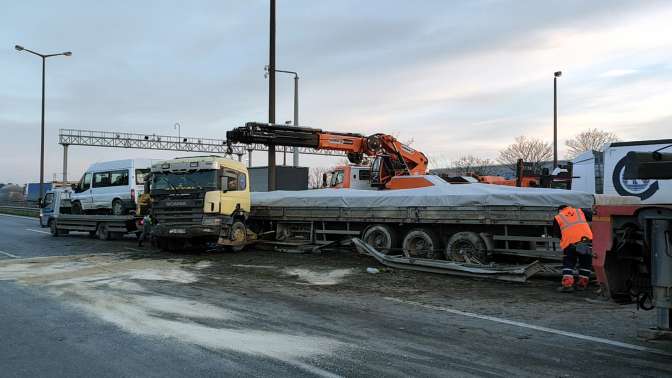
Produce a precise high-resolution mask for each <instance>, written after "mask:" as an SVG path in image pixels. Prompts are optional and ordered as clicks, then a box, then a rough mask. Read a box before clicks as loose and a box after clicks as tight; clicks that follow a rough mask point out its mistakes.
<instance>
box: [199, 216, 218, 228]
mask: <svg viewBox="0 0 672 378" xmlns="http://www.w3.org/2000/svg"><path fill="white" fill-rule="evenodd" d="M201 224H202V225H203V226H219V225H220V224H222V218H220V217H204V218H203V221H202V222H201Z"/></svg>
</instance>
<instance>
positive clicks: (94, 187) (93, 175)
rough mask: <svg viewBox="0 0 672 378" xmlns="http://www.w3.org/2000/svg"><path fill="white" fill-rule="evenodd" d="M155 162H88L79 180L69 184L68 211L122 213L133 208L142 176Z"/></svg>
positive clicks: (78, 212)
mask: <svg viewBox="0 0 672 378" xmlns="http://www.w3.org/2000/svg"><path fill="white" fill-rule="evenodd" d="M157 161H159V160H152V159H128V160H115V161H106V162H102V163H94V164H92V165H91V166H90V167H89V169H87V170H86V172H85V173H84V175H83V176H82V178H81V179H80V180H79V183H77V184H75V185H73V188H72V189H73V193H72V195H71V196H70V202H71V204H72V212H73V213H74V214H81V213H92V212H111V213H112V214H114V215H123V214H126V213H128V212H129V211H130V210H132V209H135V199H136V198H137V197H139V196H140V195H141V194H142V191H143V184H144V182H145V175H147V174H148V173H149V172H150V170H151V167H152V163H154V162H157Z"/></svg>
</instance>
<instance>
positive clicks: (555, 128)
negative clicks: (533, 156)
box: [553, 71, 562, 169]
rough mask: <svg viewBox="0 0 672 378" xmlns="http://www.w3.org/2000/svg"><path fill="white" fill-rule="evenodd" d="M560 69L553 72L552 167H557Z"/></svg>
mask: <svg viewBox="0 0 672 378" xmlns="http://www.w3.org/2000/svg"><path fill="white" fill-rule="evenodd" d="M561 75H562V71H557V72H555V73H554V74H553V169H555V168H557V167H558V78H559V77H560V76H561Z"/></svg>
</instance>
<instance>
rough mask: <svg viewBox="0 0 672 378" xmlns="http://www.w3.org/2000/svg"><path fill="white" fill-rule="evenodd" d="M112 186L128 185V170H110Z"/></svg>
mask: <svg viewBox="0 0 672 378" xmlns="http://www.w3.org/2000/svg"><path fill="white" fill-rule="evenodd" d="M110 182H111V184H110V186H127V185H128V170H127V169H125V170H123V171H112V172H110Z"/></svg>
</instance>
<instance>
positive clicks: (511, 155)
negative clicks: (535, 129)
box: [497, 135, 553, 171]
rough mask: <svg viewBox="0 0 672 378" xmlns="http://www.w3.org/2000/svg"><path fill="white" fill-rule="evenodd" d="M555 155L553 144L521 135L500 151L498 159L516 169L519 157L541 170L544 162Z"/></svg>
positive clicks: (534, 168)
mask: <svg viewBox="0 0 672 378" xmlns="http://www.w3.org/2000/svg"><path fill="white" fill-rule="evenodd" d="M552 157H553V146H552V145H551V144H550V143H548V142H544V141H543V140H541V139H537V138H528V137H526V136H524V135H523V136H519V137H517V138H516V139H515V142H514V143H513V144H511V145H509V146H508V147H506V148H505V149H503V150H501V151H500V152H499V157H498V158H497V160H498V161H499V162H500V163H502V164H504V165H505V166H507V167H509V168H511V169H512V170H514V171H515V170H516V164H517V162H518V159H523V161H524V162H526V163H530V164H531V165H532V167H531V168H532V169H533V170H534V171H540V170H541V166H542V164H541V163H542V162H543V161H547V160H549V159H551V158H552Z"/></svg>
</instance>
